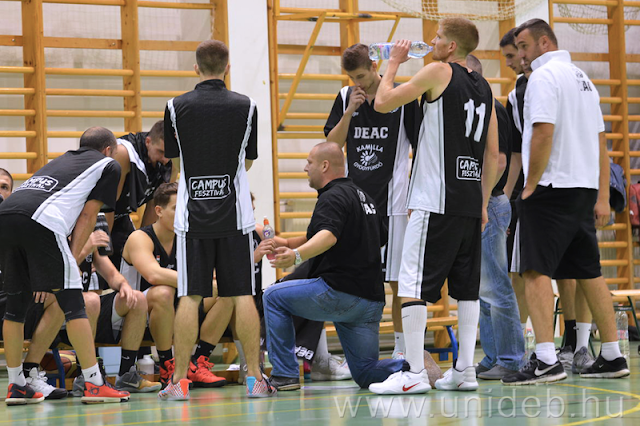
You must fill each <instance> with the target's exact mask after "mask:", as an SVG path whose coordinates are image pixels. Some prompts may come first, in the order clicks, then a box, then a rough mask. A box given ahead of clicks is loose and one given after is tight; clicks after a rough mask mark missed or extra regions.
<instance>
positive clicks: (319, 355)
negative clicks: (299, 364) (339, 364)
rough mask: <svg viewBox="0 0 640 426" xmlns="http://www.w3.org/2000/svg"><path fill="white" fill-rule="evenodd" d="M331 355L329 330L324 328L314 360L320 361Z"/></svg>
mask: <svg viewBox="0 0 640 426" xmlns="http://www.w3.org/2000/svg"><path fill="white" fill-rule="evenodd" d="M330 357H331V354H330V353H329V345H328V344H327V332H326V331H325V329H324V328H323V329H322V332H321V333H320V338H319V339H318V346H316V351H315V352H314V354H313V361H314V362H316V361H318V362H320V361H322V360H327V359H329V358H330Z"/></svg>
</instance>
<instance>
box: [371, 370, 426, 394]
mask: <svg viewBox="0 0 640 426" xmlns="http://www.w3.org/2000/svg"><path fill="white" fill-rule="evenodd" d="M369 390H370V391H371V392H373V393H377V394H378V395H405V394H412V393H427V392H429V391H430V390H431V385H429V376H428V375H427V370H422V371H421V372H419V373H412V372H411V371H398V372H397V373H393V374H392V375H390V376H389V377H387V380H385V381H384V382H382V383H373V384H372V385H370V386H369Z"/></svg>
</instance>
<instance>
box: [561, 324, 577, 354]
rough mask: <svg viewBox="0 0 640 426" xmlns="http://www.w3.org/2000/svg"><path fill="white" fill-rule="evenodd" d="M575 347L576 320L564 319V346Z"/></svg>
mask: <svg viewBox="0 0 640 426" xmlns="http://www.w3.org/2000/svg"><path fill="white" fill-rule="evenodd" d="M567 346H571V348H573V349H575V348H576V320H568V321H567V320H565V321H564V346H563V347H567Z"/></svg>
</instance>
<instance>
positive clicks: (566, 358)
mask: <svg viewBox="0 0 640 426" xmlns="http://www.w3.org/2000/svg"><path fill="white" fill-rule="evenodd" d="M558 361H560V364H562V368H564V371H569V370H571V365H572V364H573V348H572V347H571V346H565V347H563V348H560V350H559V351H558Z"/></svg>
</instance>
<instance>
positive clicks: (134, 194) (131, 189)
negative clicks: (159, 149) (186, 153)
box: [115, 132, 172, 219]
mask: <svg viewBox="0 0 640 426" xmlns="http://www.w3.org/2000/svg"><path fill="white" fill-rule="evenodd" d="M148 135H149V132H142V133H129V134H128V135H126V136H122V137H121V138H119V139H118V144H120V145H122V146H124V147H125V148H127V152H128V153H129V161H130V162H131V170H130V172H129V173H128V174H127V177H126V178H125V181H124V186H123V187H122V193H121V194H120V198H119V199H118V201H117V202H116V211H115V217H116V219H117V218H120V217H123V216H126V215H128V214H129V213H132V212H135V211H136V210H138V207H140V206H142V205H144V204H146V203H147V202H149V200H151V199H152V198H153V193H154V192H155V190H156V189H157V188H158V187H159V186H160V185H161V184H162V183H166V182H169V181H170V180H171V170H172V163H171V161H169V162H168V163H167V165H166V166H165V165H164V164H162V163H157V164H151V162H150V161H149V153H148V151H147V145H146V144H145V140H146V138H147V136H148Z"/></svg>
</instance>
